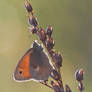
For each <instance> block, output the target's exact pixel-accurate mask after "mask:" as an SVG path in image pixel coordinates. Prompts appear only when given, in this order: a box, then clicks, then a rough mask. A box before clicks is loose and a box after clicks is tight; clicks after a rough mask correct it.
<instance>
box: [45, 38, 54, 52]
mask: <svg viewBox="0 0 92 92" xmlns="http://www.w3.org/2000/svg"><path fill="white" fill-rule="evenodd" d="M54 45H55V42H54V40H53V39H52V38H48V39H47V40H46V48H47V49H48V51H50V50H51V49H53V47H54Z"/></svg>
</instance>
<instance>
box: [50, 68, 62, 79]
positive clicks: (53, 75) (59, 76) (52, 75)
mask: <svg viewBox="0 0 92 92" xmlns="http://www.w3.org/2000/svg"><path fill="white" fill-rule="evenodd" d="M51 77H52V78H53V79H55V80H57V81H58V80H60V79H61V75H60V74H59V73H58V72H57V71H56V70H52V72H51Z"/></svg>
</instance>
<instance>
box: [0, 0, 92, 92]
mask: <svg viewBox="0 0 92 92" xmlns="http://www.w3.org/2000/svg"><path fill="white" fill-rule="evenodd" d="M31 4H32V6H33V8H34V12H35V16H36V17H37V18H38V21H39V25H41V26H42V27H44V28H46V27H47V26H48V25H49V24H51V25H52V26H53V29H54V32H53V38H54V40H55V42H56V45H55V49H56V50H57V51H60V52H61V53H62V55H63V67H62V68H61V71H62V76H63V81H64V85H65V83H67V84H69V85H70V87H71V89H72V90H73V92H78V91H77V88H76V87H77V85H78V83H76V81H75V77H74V72H75V70H76V69H77V68H81V67H83V68H84V69H85V76H84V78H85V80H84V84H85V92H90V91H91V90H92V87H91V86H92V79H91V78H92V71H91V69H92V66H91V65H92V0H31ZM28 26H29V25H28V22H27V17H26V11H25V8H24V0H0V78H1V79H0V92H7V91H9V92H53V91H52V90H51V89H49V88H47V87H44V86H43V85H41V84H39V83H35V82H33V81H31V82H25V83H17V82H15V81H14V80H13V72H14V69H15V67H16V64H17V63H18V60H19V59H20V57H21V56H22V55H23V54H24V52H25V51H26V50H27V49H28V48H29V47H30V45H31V43H32V41H33V40H35V39H38V37H37V36H32V35H30V33H29V31H28Z"/></svg>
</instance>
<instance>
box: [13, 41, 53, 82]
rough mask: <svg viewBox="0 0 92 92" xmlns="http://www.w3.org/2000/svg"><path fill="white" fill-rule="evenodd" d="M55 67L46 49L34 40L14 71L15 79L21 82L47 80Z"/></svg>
mask: <svg viewBox="0 0 92 92" xmlns="http://www.w3.org/2000/svg"><path fill="white" fill-rule="evenodd" d="M53 69H54V66H53V65H52V63H51V60H50V59H49V57H48V55H47V53H46V51H45V49H43V47H42V45H40V44H38V43H37V41H34V42H33V44H32V47H31V48H30V49H28V50H27V52H26V53H25V54H24V56H22V58H21V59H20V60H19V63H18V64H17V67H16V69H15V72H14V79H15V80H16V81H20V82H24V81H29V80H35V81H37V82H39V81H46V80H48V77H49V76H50V74H51V72H52V70H53Z"/></svg>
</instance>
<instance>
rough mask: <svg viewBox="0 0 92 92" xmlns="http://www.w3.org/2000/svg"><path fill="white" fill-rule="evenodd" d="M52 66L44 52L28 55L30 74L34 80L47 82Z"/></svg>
mask: <svg viewBox="0 0 92 92" xmlns="http://www.w3.org/2000/svg"><path fill="white" fill-rule="evenodd" d="M52 69H53V66H52V65H51V64H50V60H49V58H48V56H47V55H46V53H45V52H43V51H42V52H41V53H38V52H34V53H32V54H31V55H30V74H31V76H32V78H33V79H35V80H39V81H40V80H48V77H49V76H50V74H51V71H52Z"/></svg>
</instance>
